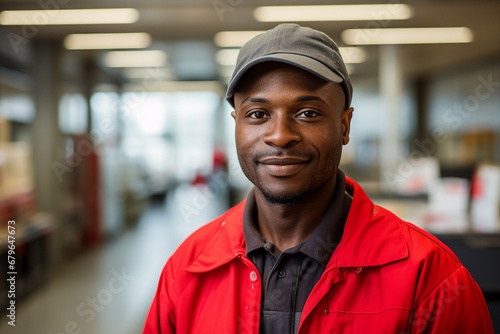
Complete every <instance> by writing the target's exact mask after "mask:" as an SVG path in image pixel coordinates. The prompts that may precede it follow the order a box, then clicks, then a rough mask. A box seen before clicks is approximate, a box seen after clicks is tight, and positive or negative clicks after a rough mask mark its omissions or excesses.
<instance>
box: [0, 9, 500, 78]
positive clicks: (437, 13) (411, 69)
mask: <svg viewBox="0 0 500 334" xmlns="http://www.w3.org/2000/svg"><path fill="white" fill-rule="evenodd" d="M38 3H39V1H29V0H24V1H23V0H16V1H4V0H0V10H6V9H40V5H39V4H38ZM40 3H52V4H54V3H58V4H60V8H123V7H134V8H137V9H138V10H139V12H140V19H139V20H138V22H136V23H134V24H127V25H76V26H42V27H39V30H38V33H37V34H36V36H34V37H33V39H37V40H56V41H59V42H61V41H62V39H63V38H64V37H65V36H66V35H68V34H70V33H93V32H147V33H150V34H151V35H152V37H153V41H154V42H153V44H152V46H151V47H150V48H152V49H155V48H160V49H164V50H165V51H166V52H167V54H168V57H169V58H168V59H169V63H170V66H171V67H172V68H173V69H174V70H175V72H176V73H177V77H178V78H180V79H186V80H201V79H203V80H206V79H217V73H218V72H217V65H216V63H215V57H214V54H215V52H216V51H217V47H216V46H215V45H214V44H213V37H214V35H215V34H216V33H217V32H219V31H223V30H266V29H270V28H272V27H274V26H275V25H276V24H277V23H262V22H257V21H255V20H254V19H253V16H252V13H253V10H254V9H255V8H256V7H258V6H263V5H269V2H268V1H262V0H182V1H181V0H148V1H146V0H142V1H137V0H135V1H131V0H104V1H97V0H46V1H43V0H42V1H40ZM62 3H66V4H64V5H63V4H62ZM354 3H381V2H380V1H363V2H353V1H351V2H348V4H354ZM391 3H396V1H391ZM401 3H406V4H409V5H411V6H412V7H413V9H414V16H413V17H412V18H411V19H409V20H398V21H391V22H386V21H383V20H378V21H377V20H373V21H347V22H302V23H301V25H305V26H310V27H312V28H315V29H318V30H322V31H324V32H325V33H327V34H328V35H329V36H330V37H332V38H333V39H334V40H335V41H336V42H337V43H338V44H339V45H343V42H342V40H341V38H340V35H341V32H342V31H343V30H345V29H349V28H367V27H371V26H372V25H375V26H376V25H379V26H383V27H391V28H399V27H460V26H466V27H469V28H470V29H471V30H472V32H473V34H474V41H473V42H472V43H467V44H418V45H400V46H398V48H399V52H400V53H399V54H400V56H401V61H402V66H403V70H404V73H405V75H408V76H413V77H418V76H425V75H429V74H431V73H433V72H435V71H442V70H446V69H449V68H452V69H453V68H457V67H460V66H469V65H470V64H476V63H481V62H485V61H491V60H498V59H500V1H453V0H449V1H418V2H417V1H402V2H401ZM304 4H307V5H311V4H317V5H321V4H346V2H338V1H320V0H317V1H314V2H313V3H310V2H306V1H305V0H302V1H299V0H286V1H284V0H277V1H273V3H272V5H304ZM21 29H22V27H20V26H0V38H3V39H5V38H6V36H7V33H8V32H15V33H17V34H20V33H21ZM3 45H6V44H5V43H3ZM379 48H380V47H379V46H366V47H365V49H366V50H367V52H368V60H367V61H366V62H365V63H362V64H354V65H353V67H352V70H353V75H355V76H360V77H364V76H368V77H369V76H374V75H376V74H377V70H378V66H377V64H378V54H379ZM68 52H79V53H85V54H86V55H87V56H90V57H93V58H95V59H96V61H99V59H100V57H101V56H102V51H91V52H89V51H68Z"/></svg>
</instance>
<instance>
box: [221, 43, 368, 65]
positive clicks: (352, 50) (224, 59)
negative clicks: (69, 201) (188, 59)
mask: <svg viewBox="0 0 500 334" xmlns="http://www.w3.org/2000/svg"><path fill="white" fill-rule="evenodd" d="M339 51H340V54H341V55H342V59H344V63H346V64H355V63H364V62H365V61H366V58H367V55H366V51H365V49H363V48H361V47H355V46H351V47H341V48H339ZM239 52H240V49H222V50H219V51H217V53H216V54H215V61H216V62H217V63H218V64H219V65H221V66H234V65H235V64H236V59H237V58H238V53H239Z"/></svg>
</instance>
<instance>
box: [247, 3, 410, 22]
mask: <svg viewBox="0 0 500 334" xmlns="http://www.w3.org/2000/svg"><path fill="white" fill-rule="evenodd" d="M253 16H254V18H255V19H256V20H257V21H259V22H299V21H364V20H407V19H409V18H411V17H412V16H413V10H412V8H411V7H410V6H408V5H403V4H377V5H326V6H322V5H313V6H263V7H258V8H256V9H255V10H254V13H253Z"/></svg>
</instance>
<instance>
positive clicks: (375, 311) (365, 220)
mask: <svg viewBox="0 0 500 334" xmlns="http://www.w3.org/2000/svg"><path fill="white" fill-rule="evenodd" d="M346 181H347V188H348V191H349V192H350V193H351V194H353V201H352V204H351V208H350V211H349V215H348V217H347V221H346V224H345V229H344V234H343V237H342V240H341V242H340V244H339V245H338V247H337V248H336V250H335V251H334V253H333V255H332V256H331V258H330V261H329V263H328V266H327V268H326V269H325V271H324V273H323V275H322V276H321V278H320V279H319V281H318V283H317V284H316V286H315V287H314V288H313V290H312V291H311V294H310V295H309V298H308V299H307V301H306V303H305V306H304V309H303V312H302V317H301V319H300V327H299V334H305V333H363V334H365V333H372V334H373V333H384V334H387V333H453V334H455V333H493V327H492V324H491V319H490V316H489V313H488V309H487V306H486V303H485V301H484V297H483V295H482V293H481V290H480V289H479V287H478V286H477V284H476V282H474V280H473V279H472V277H471V276H470V274H469V272H468V271H467V270H466V269H465V268H464V267H463V266H462V264H461V263H460V261H459V260H458V259H457V257H456V256H455V255H454V254H453V253H452V252H451V250H450V249H448V247H446V246H445V245H444V244H442V243H441V242H440V241H439V240H437V239H436V238H435V237H433V236H432V235H430V234H429V233H427V232H425V231H423V230H421V229H419V228H417V227H416V226H414V225H412V224H410V223H407V222H404V221H401V220H400V219H399V218H398V217H396V216H394V215H393V214H392V213H391V212H389V211H387V210H385V209H383V208H381V207H379V206H376V205H374V204H373V203H372V202H371V201H370V199H369V198H368V197H367V196H366V194H365V193H364V191H363V190H362V189H361V187H360V186H359V185H358V184H357V183H355V182H354V181H352V180H350V179H348V178H346ZM244 206H245V204H244V202H243V203H240V204H239V205H237V206H235V207H234V208H232V209H230V210H229V211H227V212H226V213H225V214H223V215H222V216H220V217H218V218H216V219H215V220H214V221H212V222H211V223H209V224H207V225H205V226H204V227H202V228H200V229H199V230H198V231H196V232H195V233H194V234H193V235H191V236H190V237H189V238H188V239H187V240H186V241H184V243H182V245H181V246H180V247H179V248H178V249H177V251H176V252H175V253H174V254H173V255H172V257H171V258H170V259H169V260H168V261H167V264H166V265H165V268H164V269H163V272H162V275H161V277H160V282H159V285H158V290H157V292H156V295H155V298H154V300H153V303H152V305H151V308H150V310H149V315H148V317H147V320H146V324H145V326H144V331H143V333H146V334H152V333H179V334H182V333H196V334H203V333H207V334H213V333H216V334H226V333H227V334H229V333H249V334H250V333H251V334H257V333H258V332H259V315H260V294H261V278H260V275H259V272H258V270H257V268H256V267H255V266H254V264H253V263H252V262H251V261H250V260H249V259H248V258H247V257H246V256H245V239H244V237H243V225H242V224H243V209H244Z"/></svg>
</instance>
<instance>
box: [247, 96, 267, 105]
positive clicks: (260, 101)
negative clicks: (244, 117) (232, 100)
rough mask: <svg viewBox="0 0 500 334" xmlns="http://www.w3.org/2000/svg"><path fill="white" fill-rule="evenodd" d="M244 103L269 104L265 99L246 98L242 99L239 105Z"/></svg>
mask: <svg viewBox="0 0 500 334" xmlns="http://www.w3.org/2000/svg"><path fill="white" fill-rule="evenodd" d="M245 102H257V103H269V100H266V99H263V98H261V97H251V96H249V97H247V98H246V99H244V100H243V101H242V102H241V103H240V105H242V104H243V103H245Z"/></svg>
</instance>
